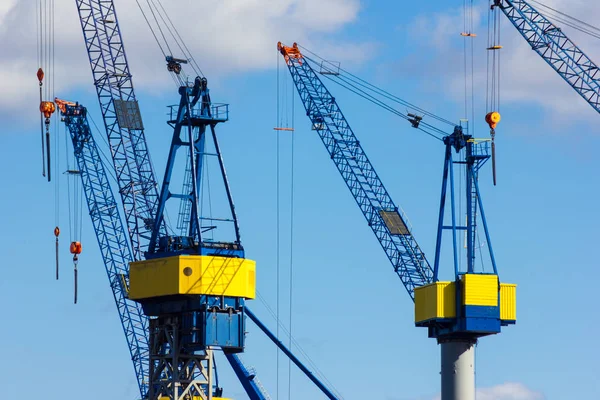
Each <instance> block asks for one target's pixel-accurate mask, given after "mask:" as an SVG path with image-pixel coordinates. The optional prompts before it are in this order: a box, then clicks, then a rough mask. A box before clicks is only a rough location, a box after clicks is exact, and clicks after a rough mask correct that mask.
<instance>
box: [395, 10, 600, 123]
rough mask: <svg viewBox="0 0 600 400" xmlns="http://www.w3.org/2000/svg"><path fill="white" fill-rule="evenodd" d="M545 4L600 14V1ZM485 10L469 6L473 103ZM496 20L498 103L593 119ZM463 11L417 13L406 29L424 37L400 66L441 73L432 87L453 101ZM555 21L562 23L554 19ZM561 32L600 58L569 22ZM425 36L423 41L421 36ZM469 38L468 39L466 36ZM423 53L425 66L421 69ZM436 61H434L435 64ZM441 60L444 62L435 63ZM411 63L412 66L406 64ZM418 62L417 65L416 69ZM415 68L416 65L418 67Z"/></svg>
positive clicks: (587, 16)
mask: <svg viewBox="0 0 600 400" xmlns="http://www.w3.org/2000/svg"><path fill="white" fill-rule="evenodd" d="M544 3H546V4H548V5H550V6H552V7H554V8H556V9H558V10H568V12H569V14H570V15H573V16H574V17H578V18H580V19H582V20H584V21H595V20H597V19H598V18H600V2H589V1H584V0H573V1H572V0H547V1H545V2H544ZM487 17H488V12H487V8H486V6H485V5H484V4H483V3H479V5H478V6H477V8H476V9H475V10H474V24H475V26H474V32H475V33H477V35H478V36H477V37H476V38H475V39H472V40H474V45H475V74H474V85H475V86H474V87H475V90H476V96H477V95H479V99H478V101H479V102H480V103H481V101H485V97H484V96H485V87H486V80H487V79H486V60H487V50H485V48H486V45H487ZM500 20H501V44H502V46H503V49H502V50H500V55H501V102H502V104H507V103H509V102H510V103H512V104H517V105H519V104H532V103H533V104H537V105H540V106H542V107H543V108H544V109H545V110H546V111H547V112H548V113H549V114H548V115H550V116H551V117H552V118H554V117H558V118H567V117H568V118H574V117H575V118H580V119H581V118H585V119H590V120H592V118H593V120H596V119H597V115H596V114H597V113H596V112H595V111H594V110H593V109H592V108H591V107H590V106H589V105H587V104H586V102H585V100H584V99H582V98H581V97H580V96H579V95H578V94H576V93H575V91H574V90H573V89H572V88H571V87H569V85H568V84H567V83H566V82H564V81H563V79H562V78H561V77H560V76H559V75H558V74H557V73H556V72H555V71H554V70H553V69H552V68H551V67H550V66H549V65H548V64H547V63H546V62H545V61H544V60H543V59H542V58H541V57H540V56H539V55H538V54H536V53H535V52H534V51H533V50H532V49H531V47H530V46H529V44H528V43H527V42H526V41H525V39H524V38H523V37H522V36H521V35H520V34H519V33H518V32H517V30H516V29H515V28H514V26H513V25H512V24H511V23H510V22H509V20H508V19H507V18H506V17H505V16H504V15H501V16H500ZM462 21H463V16H462V9H454V10H450V11H445V12H441V13H438V14H434V15H426V16H419V17H417V18H416V19H415V20H414V21H413V23H412V24H411V25H410V26H409V28H408V30H407V31H408V32H409V34H410V35H412V36H413V37H414V38H415V40H419V41H423V40H425V41H426V43H425V46H424V47H425V48H424V50H425V51H423V52H421V53H420V54H417V55H415V56H416V57H417V60H413V61H407V62H405V64H404V65H403V67H404V68H405V69H407V70H408V71H409V72H410V73H419V72H420V73H421V74H423V75H425V74H428V75H429V76H439V77H441V78H440V79H441V81H442V84H441V85H440V84H439V83H440V82H436V84H437V85H436V88H437V89H440V88H441V89H442V90H444V91H445V94H446V95H447V96H448V97H450V98H452V99H454V100H457V101H460V100H463V98H464V97H463V96H464V70H463V42H462V38H460V36H459V33H460V30H462V27H463V25H462ZM556 23H557V25H562V24H561V23H560V22H556ZM563 31H564V32H565V33H566V34H567V35H568V36H569V37H570V38H571V39H572V40H573V41H574V42H575V43H576V44H577V45H578V46H579V47H580V48H581V49H582V50H583V51H584V52H586V54H587V55H588V56H589V57H590V58H591V59H592V60H594V59H595V60H596V62H600V42H599V41H598V40H596V39H593V38H591V37H589V36H586V35H584V34H582V33H580V32H578V31H576V30H574V29H572V28H569V27H568V26H564V29H563ZM423 38H426V39H423ZM470 40H471V39H470ZM425 57H427V63H426V64H430V66H429V67H425V68H422V65H423V63H422V62H421V61H422V59H423V58H425ZM436 60H438V62H436ZM439 60H444V62H439ZM409 62H411V63H412V64H408V63H409ZM417 66H418V67H417ZM419 67H420V68H419Z"/></svg>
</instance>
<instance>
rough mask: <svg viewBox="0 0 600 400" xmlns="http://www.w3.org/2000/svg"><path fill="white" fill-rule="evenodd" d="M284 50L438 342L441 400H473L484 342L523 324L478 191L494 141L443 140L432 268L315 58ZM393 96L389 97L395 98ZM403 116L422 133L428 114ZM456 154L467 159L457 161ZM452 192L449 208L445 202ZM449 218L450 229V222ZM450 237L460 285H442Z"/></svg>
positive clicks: (322, 132) (316, 126)
mask: <svg viewBox="0 0 600 400" xmlns="http://www.w3.org/2000/svg"><path fill="white" fill-rule="evenodd" d="M277 47H278V50H279V52H280V53H281V54H282V56H283V57H284V59H285V62H286V65H287V67H288V69H289V72H290V74H291V76H292V80H293V82H294V84H295V87H296V89H297V92H298V94H299V96H300V99H301V101H302V104H303V106H304V108H305V111H306V115H307V116H308V118H309V119H310V121H311V123H312V127H313V130H315V131H316V132H317V134H318V135H319V137H320V138H321V141H322V142H323V144H324V145H325V148H326V149H327V152H328V154H329V156H330V158H331V160H332V161H333V163H334V164H335V166H336V167H337V169H338V171H339V173H340V174H341V176H342V178H343V180H344V182H345V183H346V185H347V187H348V189H349V190H350V193H351V194H352V196H353V198H354V200H355V201H356V203H357V204H358V206H359V208H360V209H361V211H362V213H363V215H364V217H365V219H366V221H367V223H368V225H369V227H370V228H371V230H372V231H373V233H374V234H375V236H376V238H377V240H378V241H379V243H380V245H381V246H382V248H383V250H384V251H385V253H386V255H387V257H388V259H389V261H390V262H391V264H392V267H393V270H394V272H395V273H396V274H397V275H398V276H399V277H400V280H401V281H402V283H403V285H404V287H405V288H406V290H407V292H408V294H409V295H410V297H411V298H412V299H413V300H414V301H415V324H416V325H417V326H422V327H426V328H428V334H429V336H430V337H432V338H436V339H437V341H438V343H440V345H441V349H442V350H441V351H442V399H443V400H458V399H460V400H474V396H475V381H474V367H473V365H474V345H475V343H476V342H477V339H478V338H479V337H483V336H488V335H492V334H496V333H499V332H500V330H501V326H506V325H509V324H513V323H515V321H516V308H515V285H510V284H504V283H500V281H499V279H498V271H497V268H496V263H495V259H494V254H493V251H492V247H491V241H490V235H489V231H488V227H487V223H486V219H485V214H484V209H483V203H482V200H481V194H480V191H479V185H478V172H479V169H480V168H481V167H482V166H483V165H484V164H485V162H486V161H487V160H488V159H489V158H490V155H489V141H488V140H478V139H475V138H473V137H472V136H470V135H468V134H466V133H465V132H464V130H463V128H462V127H461V126H455V127H454V130H453V132H452V133H451V134H444V135H443V138H441V140H442V141H443V143H444V145H445V149H446V151H445V157H444V171H443V184H442V193H441V201H440V209H439V219H438V229H437V242H436V251H435V263H434V266H433V268H432V267H431V266H430V264H429V263H428V261H427V259H426V257H425V255H424V254H423V252H422V251H421V249H420V247H419V246H418V244H417V242H416V239H415V238H414V236H413V235H412V233H411V227H410V225H409V224H408V222H407V221H408V220H407V218H406V216H405V215H404V214H403V213H402V212H400V208H399V207H398V206H397V205H396V204H395V203H394V202H393V201H392V199H391V197H390V195H389V192H388V191H387V190H386V188H385V186H384V185H383V183H382V182H381V180H380V179H379V177H378V175H377V173H376V172H375V169H374V167H373V165H372V164H371V162H370V161H369V159H368V157H367V155H366V154H365V152H364V150H363V148H362V146H361V144H360V142H359V140H358V138H357V137H356V135H355V134H354V132H353V131H352V129H351V128H350V125H349V123H348V121H347V120H346V118H345V116H344V115H343V113H342V111H341V109H340V107H339V106H338V104H337V102H336V100H335V98H334V97H333V95H332V94H331V93H330V92H329V90H328V89H327V88H326V87H325V85H324V84H323V82H322V81H321V79H320V77H319V75H318V74H317V73H316V72H315V70H314V69H313V67H312V66H311V63H313V62H314V60H312V59H311V58H310V57H308V56H307V55H306V54H304V53H303V52H301V51H300V48H299V47H298V45H297V44H296V43H294V45H293V46H291V47H290V46H284V45H283V44H282V43H278V46H277ZM322 67H323V64H322ZM322 73H323V75H325V76H328V77H331V76H337V75H339V72H337V71H333V70H332V69H331V68H327V67H326V68H325V70H324V71H323V70H322ZM348 82H349V81H348V80H345V81H344V80H341V83H340V84H341V85H342V86H346V87H347V88H348V86H349V84H348ZM361 87H363V88H364V87H365V82H364V81H362V80H360V82H359V83H358V85H357V86H356V87H354V91H355V93H360V92H361V90H362V89H361ZM351 90H353V89H351ZM386 95H387V96H388V98H389V93H388V94H386ZM371 100H372V101H373V99H371ZM374 102H376V101H374ZM380 105H381V104H380ZM388 109H389V108H388ZM390 110H391V109H390ZM401 116H403V117H404V118H405V119H407V120H408V121H409V122H410V123H411V125H412V126H413V127H415V128H419V127H420V125H421V124H424V122H423V121H422V118H423V117H422V116H418V115H415V114H409V115H401ZM454 153H456V154H459V155H460V157H458V158H457V159H455V156H454V155H453V154H454ZM455 168H462V169H463V171H464V176H465V182H466V188H465V191H464V193H462V195H463V196H464V198H465V204H466V223H465V224H460V223H459V222H458V219H457V215H456V214H457V213H456V210H457V203H458V200H457V199H456V197H457V196H458V195H459V194H457V193H456V191H455V184H454V181H455V178H454V174H455V173H454V169H455ZM448 193H449V195H450V207H449V208H448V207H447V204H446V197H447V194H448ZM448 213H449V214H450V216H451V223H450V224H446V223H445V222H444V221H445V218H444V217H445V216H446V214H448ZM479 220H480V221H481V222H482V225H483V231H484V233H485V241H484V243H485V245H486V246H487V249H488V251H489V258H490V260H491V264H492V271H491V272H485V271H482V270H481V269H477V268H476V265H475V255H476V243H477V227H478V221H479ZM444 231H450V232H451V234H452V241H451V242H452V249H453V254H454V257H453V264H454V280H453V281H440V280H439V272H440V255H441V249H442V236H443V232H444ZM459 232H464V233H465V234H466V243H467V256H466V259H467V260H466V261H467V263H466V264H467V265H466V270H461V269H460V263H459V249H458V236H459Z"/></svg>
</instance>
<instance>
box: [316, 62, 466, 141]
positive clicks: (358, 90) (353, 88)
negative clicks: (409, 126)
mask: <svg viewBox="0 0 600 400" xmlns="http://www.w3.org/2000/svg"><path fill="white" fill-rule="evenodd" d="M305 58H308V57H305ZM308 59H309V60H311V59H310V58H308ZM311 61H313V60H311ZM324 77H325V78H326V79H328V80H330V81H332V82H334V83H336V84H338V85H340V86H342V87H343V88H345V89H347V90H349V91H351V92H353V93H354V94H356V95H358V96H360V97H362V98H364V99H365V100H368V101H370V102H372V103H373V104H376V105H378V106H380V107H382V108H384V109H386V110H387V111H389V112H391V113H393V114H396V115H398V116H399V117H401V118H404V119H405V120H407V121H410V120H411V119H410V118H409V117H408V116H406V115H404V114H403V113H401V112H400V111H398V110H396V109H395V108H393V107H392V106H390V105H389V104H386V103H385V102H383V101H382V100H380V99H377V98H376V97H374V96H373V95H371V94H369V93H367V92H366V91H365V90H363V89H361V88H359V87H357V86H355V85H353V83H352V81H348V79H346V78H343V77H341V76H340V75H338V76H337V79H339V80H340V81H342V82H344V83H341V82H339V81H338V80H336V79H334V78H332V77H331V76H329V75H324ZM359 86H360V85H359ZM421 125H424V126H426V127H428V128H429V129H431V130H432V131H435V132H438V133H439V134H441V135H442V136H446V135H447V133H446V132H444V131H443V130H441V129H439V128H436V127H434V126H433V125H431V124H429V123H427V122H423V121H421V122H420V124H419V127H418V128H417V129H419V130H422V131H423V132H425V133H427V134H429V135H431V136H433V137H435V138H436V139H438V140H441V138H438V137H436V136H434V135H433V134H432V133H430V132H427V131H425V130H424V129H423V128H421V127H420V126H421ZM452 126H456V125H455V124H452Z"/></svg>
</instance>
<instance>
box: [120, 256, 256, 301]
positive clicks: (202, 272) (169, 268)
mask: <svg viewBox="0 0 600 400" xmlns="http://www.w3.org/2000/svg"><path fill="white" fill-rule="evenodd" d="M129 275H130V289H129V298H131V299H132V300H138V299H145V298H150V297H159V296H167V295H176V294H198V295H203V294H206V295H214V296H232V297H244V298H248V299H253V298H255V295H256V262H255V261H252V260H247V259H243V258H232V257H214V256H174V257H167V258H159V259H153V260H144V261H136V262H133V263H131V264H130V271H129Z"/></svg>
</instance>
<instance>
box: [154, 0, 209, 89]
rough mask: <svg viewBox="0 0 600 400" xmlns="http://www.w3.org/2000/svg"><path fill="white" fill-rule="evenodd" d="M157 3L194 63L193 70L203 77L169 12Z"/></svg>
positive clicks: (160, 3)
mask: <svg viewBox="0 0 600 400" xmlns="http://www.w3.org/2000/svg"><path fill="white" fill-rule="evenodd" d="M157 1H158V4H159V5H160V8H161V9H162V10H163V12H164V13H165V15H166V16H167V20H168V21H169V23H170V24H171V26H172V27H173V30H174V31H175V33H176V34H177V37H178V38H179V40H180V41H181V44H182V45H183V47H184V48H185V50H186V51H187V53H188V56H189V59H190V61H192V62H193V63H194V65H195V69H194V71H196V69H197V70H198V71H197V72H199V75H200V76H201V77H204V73H203V72H202V69H201V68H200V66H199V65H198V63H197V62H196V59H195V58H194V56H193V55H192V52H191V51H190V50H189V48H188V47H187V45H186V44H185V41H184V40H183V38H182V37H181V35H180V34H179V31H178V30H177V27H176V26H175V24H174V23H173V21H172V20H171V17H170V16H169V13H167V11H166V10H165V8H164V7H163V5H162V2H161V0H157ZM192 68H194V67H193V66H192Z"/></svg>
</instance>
